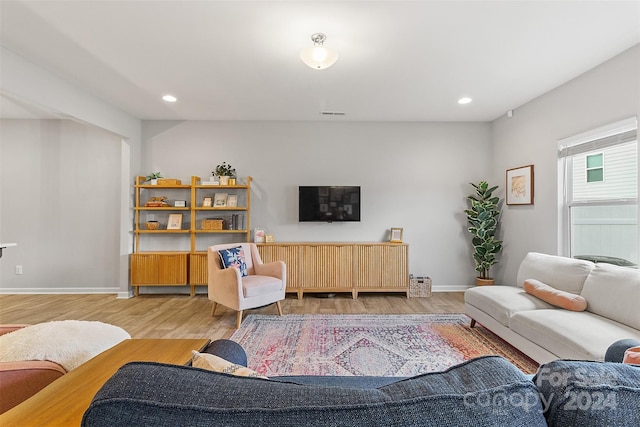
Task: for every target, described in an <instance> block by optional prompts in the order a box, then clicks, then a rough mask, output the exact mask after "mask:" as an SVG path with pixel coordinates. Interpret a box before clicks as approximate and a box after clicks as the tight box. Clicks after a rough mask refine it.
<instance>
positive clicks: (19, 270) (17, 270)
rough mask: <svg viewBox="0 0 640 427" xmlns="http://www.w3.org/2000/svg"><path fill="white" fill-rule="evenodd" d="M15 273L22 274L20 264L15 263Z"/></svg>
mask: <svg viewBox="0 0 640 427" xmlns="http://www.w3.org/2000/svg"><path fill="white" fill-rule="evenodd" d="M16 274H22V266H21V265H16Z"/></svg>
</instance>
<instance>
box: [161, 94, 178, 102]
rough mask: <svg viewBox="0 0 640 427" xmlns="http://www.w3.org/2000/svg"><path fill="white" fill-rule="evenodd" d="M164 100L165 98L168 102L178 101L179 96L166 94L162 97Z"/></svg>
mask: <svg viewBox="0 0 640 427" xmlns="http://www.w3.org/2000/svg"><path fill="white" fill-rule="evenodd" d="M162 100H163V101H166V102H176V101H177V100H178V98H176V97H175V96H173V95H164V96H163V97H162Z"/></svg>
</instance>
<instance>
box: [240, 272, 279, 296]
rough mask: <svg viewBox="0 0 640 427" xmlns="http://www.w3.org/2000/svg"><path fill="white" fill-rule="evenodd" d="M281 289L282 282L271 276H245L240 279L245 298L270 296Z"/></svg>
mask: <svg viewBox="0 0 640 427" xmlns="http://www.w3.org/2000/svg"><path fill="white" fill-rule="evenodd" d="M280 289H282V280H280V279H276V278H275V277H271V276H255V275H254V276H247V277H245V278H243V279H242V292H243V295H244V297H245V298H251V297H257V296H260V295H264V294H270V293H273V292H277V291H279V290H280Z"/></svg>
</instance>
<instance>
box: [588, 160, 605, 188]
mask: <svg viewBox="0 0 640 427" xmlns="http://www.w3.org/2000/svg"><path fill="white" fill-rule="evenodd" d="M602 181H604V167H603V165H602V153H598V154H588V155H587V182H602Z"/></svg>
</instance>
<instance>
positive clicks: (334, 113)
mask: <svg viewBox="0 0 640 427" xmlns="http://www.w3.org/2000/svg"><path fill="white" fill-rule="evenodd" d="M346 114H347V113H345V112H344V111H320V115H321V116H345V115H346Z"/></svg>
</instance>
